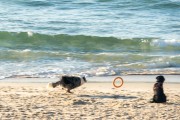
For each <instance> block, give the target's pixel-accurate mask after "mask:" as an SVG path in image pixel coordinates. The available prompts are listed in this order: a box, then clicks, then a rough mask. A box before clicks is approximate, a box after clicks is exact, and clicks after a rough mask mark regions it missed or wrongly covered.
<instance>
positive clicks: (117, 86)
mask: <svg viewBox="0 0 180 120" xmlns="http://www.w3.org/2000/svg"><path fill="white" fill-rule="evenodd" d="M116 80H120V82H121V84H120V85H116V84H115V82H116ZM123 84H124V81H123V79H122V78H121V77H116V78H115V79H114V81H113V85H114V87H116V88H120V87H121V86H122V85H123Z"/></svg>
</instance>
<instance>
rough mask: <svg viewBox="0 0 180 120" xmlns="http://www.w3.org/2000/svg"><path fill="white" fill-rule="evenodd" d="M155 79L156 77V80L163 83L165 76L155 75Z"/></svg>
mask: <svg viewBox="0 0 180 120" xmlns="http://www.w3.org/2000/svg"><path fill="white" fill-rule="evenodd" d="M156 79H157V81H156V82H161V83H163V82H164V81H165V78H164V76H162V75H160V76H157V77H156Z"/></svg>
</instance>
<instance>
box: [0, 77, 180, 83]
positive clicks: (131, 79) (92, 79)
mask: <svg viewBox="0 0 180 120" xmlns="http://www.w3.org/2000/svg"><path fill="white" fill-rule="evenodd" d="M156 76H157V75H121V76H98V77H96V76H95V77H86V78H87V81H88V82H89V83H111V82H113V80H114V79H115V78H116V77H121V78H122V79H123V81H124V82H128V83H154V82H155V81H156ZM163 76H164V77H165V79H166V80H165V83H175V84H180V80H179V78H180V75H163ZM58 80H59V78H29V77H15V78H5V79H1V80H0V83H6V82H7V83H48V82H55V81H58Z"/></svg>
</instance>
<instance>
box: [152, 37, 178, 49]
mask: <svg viewBox="0 0 180 120" xmlns="http://www.w3.org/2000/svg"><path fill="white" fill-rule="evenodd" d="M151 45H153V46H159V47H166V46H175V47H179V46H180V40H176V39H171V40H159V39H156V40H153V41H152V43H151Z"/></svg>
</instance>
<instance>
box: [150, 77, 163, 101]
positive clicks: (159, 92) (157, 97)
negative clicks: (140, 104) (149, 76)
mask: <svg viewBox="0 0 180 120" xmlns="http://www.w3.org/2000/svg"><path fill="white" fill-rule="evenodd" d="M156 79H157V81H156V83H155V84H154V87H153V91H154V96H153V99H152V101H151V102H153V103H164V102H166V95H165V94H164V90H163V83H164V81H165V78H164V77H163V76H157V77H156Z"/></svg>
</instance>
